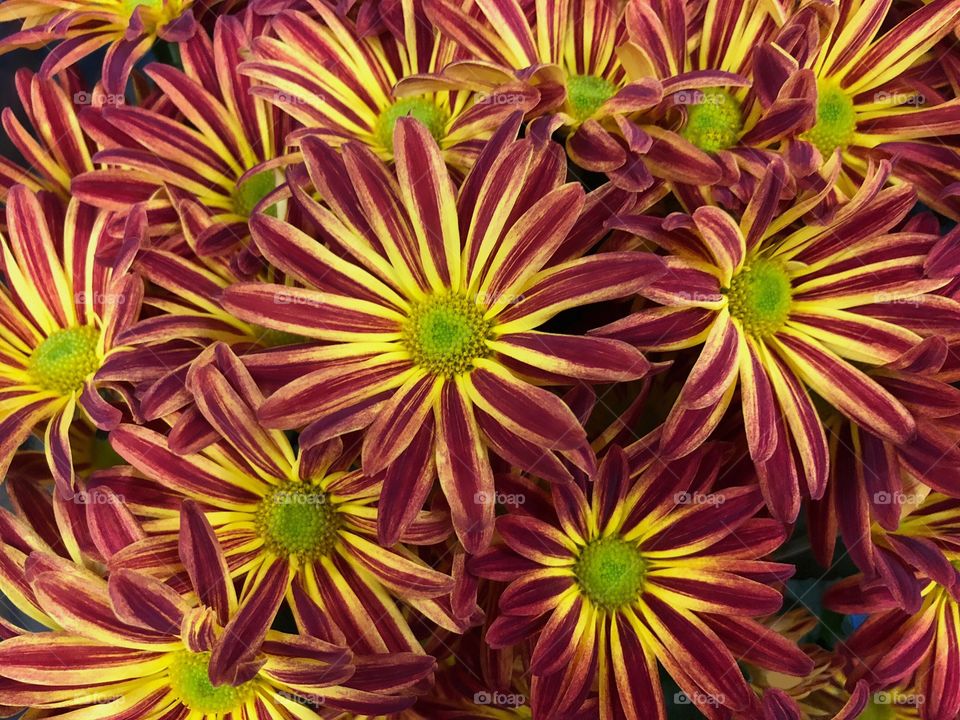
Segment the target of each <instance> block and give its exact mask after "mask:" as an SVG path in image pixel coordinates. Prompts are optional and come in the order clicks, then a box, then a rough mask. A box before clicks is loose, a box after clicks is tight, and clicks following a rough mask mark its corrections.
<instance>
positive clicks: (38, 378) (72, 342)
mask: <svg viewBox="0 0 960 720" xmlns="http://www.w3.org/2000/svg"><path fill="white" fill-rule="evenodd" d="M99 339H100V331H99V330H97V328H95V327H93V326H92V325H79V326H77V327H72V328H67V329H65V330H57V331H55V332H54V333H53V334H51V335H50V336H49V337H48V338H47V339H46V340H44V341H43V342H42V343H40V345H39V346H37V349H36V350H34V351H33V355H31V356H30V362H29V363H28V365H27V372H29V373H30V377H31V379H32V380H33V381H34V382H35V383H36V384H37V385H39V386H40V387H42V388H43V389H44V390H53V391H55V392H58V393H60V394H61V395H67V394H69V393H72V392H74V391H76V390H79V389H81V388H82V387H83V381H84V380H86V379H87V378H88V377H89V376H90V375H91V374H92V373H94V372H96V370H97V369H98V368H99V367H100V360H99V358H98V357H97V342H98V341H99Z"/></svg>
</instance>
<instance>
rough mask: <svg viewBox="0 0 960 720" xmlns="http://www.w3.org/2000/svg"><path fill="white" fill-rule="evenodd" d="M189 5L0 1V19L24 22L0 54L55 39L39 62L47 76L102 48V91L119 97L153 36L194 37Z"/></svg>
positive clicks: (132, 0) (150, 0)
mask: <svg viewBox="0 0 960 720" xmlns="http://www.w3.org/2000/svg"><path fill="white" fill-rule="evenodd" d="M191 5H192V0H98V1H97V2H89V1H85V0H66V2H61V1H60V0H3V2H0V22H4V23H5V22H11V21H14V20H22V21H23V25H22V27H21V29H20V31H19V32H15V33H13V34H12V35H8V36H7V37H6V38H4V39H3V40H2V41H0V54H4V53H7V52H10V51H11V50H16V49H18V48H30V49H35V48H39V47H43V46H44V45H48V44H50V43H57V45H56V47H54V48H53V49H52V50H51V51H50V52H49V53H48V54H47V56H46V57H45V58H44V60H43V64H42V65H41V66H40V72H41V74H42V75H44V76H45V77H49V76H52V75H56V74H57V73H58V72H60V71H61V70H63V69H65V68H68V67H70V66H71V65H73V64H74V63H76V62H77V61H79V60H82V59H83V58H85V57H86V56H88V55H90V54H92V53H94V52H96V51H97V50H99V49H101V48H103V47H105V46H106V47H107V52H106V56H105V57H104V59H103V77H102V83H103V88H104V92H106V93H107V94H109V95H113V96H115V97H117V98H122V97H123V93H124V89H125V87H126V85H127V77H128V76H129V74H130V70H131V69H132V68H133V66H134V65H136V63H137V61H138V60H140V58H142V57H143V56H144V55H146V53H147V52H148V51H149V50H150V48H152V47H153V45H154V43H155V42H156V41H157V38H160V39H163V40H166V41H167V42H181V41H184V40H187V39H189V38H190V37H191V36H192V35H193V33H194V31H195V29H196V24H195V21H194V19H193V14H192V12H191V10H190V6H191Z"/></svg>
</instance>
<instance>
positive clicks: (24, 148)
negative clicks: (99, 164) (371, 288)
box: [0, 69, 93, 202]
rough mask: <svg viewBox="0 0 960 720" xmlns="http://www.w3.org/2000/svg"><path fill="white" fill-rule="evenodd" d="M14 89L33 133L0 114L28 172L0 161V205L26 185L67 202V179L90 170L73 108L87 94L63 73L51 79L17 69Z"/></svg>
mask: <svg viewBox="0 0 960 720" xmlns="http://www.w3.org/2000/svg"><path fill="white" fill-rule="evenodd" d="M16 85H17V96H18V97H19V98H20V104H21V106H22V107H23V110H24V112H25V113H26V116H27V120H28V121H29V123H30V125H31V126H32V127H33V130H34V132H33V133H30V132H29V131H28V130H27V128H25V127H24V126H23V124H22V123H21V122H20V120H19V119H18V118H17V116H16V114H15V113H14V111H13V110H12V109H11V108H4V109H3V116H2V117H3V129H4V131H6V133H7V137H8V138H10V141H11V142H12V143H13V144H14V145H15V146H16V148H17V150H19V151H20V154H21V155H23V157H24V159H25V160H26V162H27V163H29V167H28V168H23V167H20V166H19V165H17V164H16V163H14V162H12V161H10V160H8V159H7V158H0V202H4V201H5V200H6V196H7V193H8V192H9V191H10V188H12V187H13V186H14V185H25V186H26V187H27V188H29V189H30V190H32V191H33V192H41V191H47V192H50V193H53V194H54V195H56V196H57V197H59V198H61V199H63V201H64V202H66V201H68V200H69V199H70V181H71V179H72V178H74V177H76V176H77V175H79V174H80V173H83V172H86V171H87V170H92V169H93V161H92V160H91V155H92V152H93V149H92V147H91V145H90V143H89V141H88V139H87V137H86V135H85V134H84V132H83V130H82V128H81V127H80V122H79V121H78V119H77V109H76V105H77V103H78V101H81V100H84V99H85V98H86V97H88V94H86V93H84V92H83V91H82V90H81V89H80V85H79V83H78V82H76V78H74V77H73V76H71V75H68V74H64V75H63V76H61V78H60V79H59V80H55V79H46V78H42V77H39V76H37V75H34V74H33V73H31V72H30V71H29V70H26V69H20V70H18V71H17V74H16Z"/></svg>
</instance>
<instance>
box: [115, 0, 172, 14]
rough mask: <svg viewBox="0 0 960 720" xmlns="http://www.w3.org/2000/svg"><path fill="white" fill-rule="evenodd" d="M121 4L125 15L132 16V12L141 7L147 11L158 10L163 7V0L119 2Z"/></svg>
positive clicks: (124, 0) (128, 0)
mask: <svg viewBox="0 0 960 720" xmlns="http://www.w3.org/2000/svg"><path fill="white" fill-rule="evenodd" d="M121 3H122V5H123V11H124V13H126V14H127V15H133V11H134V10H136V9H137V8H138V7H140V6H141V5H142V6H143V7H145V8H147V9H148V10H159V9H160V8H161V7H163V0H121Z"/></svg>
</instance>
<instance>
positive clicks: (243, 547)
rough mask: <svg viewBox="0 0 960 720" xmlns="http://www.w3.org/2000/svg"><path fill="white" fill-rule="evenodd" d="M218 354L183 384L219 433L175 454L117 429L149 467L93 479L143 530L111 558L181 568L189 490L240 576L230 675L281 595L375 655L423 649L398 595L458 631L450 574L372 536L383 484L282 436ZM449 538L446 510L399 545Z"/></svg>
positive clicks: (139, 433) (253, 391)
mask: <svg viewBox="0 0 960 720" xmlns="http://www.w3.org/2000/svg"><path fill="white" fill-rule="evenodd" d="M214 350H215V352H214V353H212V357H211V358H209V360H208V361H207V362H198V363H196V364H195V365H194V367H193V369H192V371H191V373H192V377H191V378H189V379H188V386H189V387H190V388H191V389H192V390H193V393H194V396H195V401H196V403H197V408H198V409H199V412H200V413H201V414H202V415H203V418H204V419H205V420H206V422H207V424H208V427H209V429H210V432H211V433H212V434H214V436H215V438H216V440H215V442H213V443H212V444H209V445H208V446H207V447H206V448H205V449H204V450H202V451H200V452H197V453H193V454H188V455H183V456H180V455H177V454H175V453H174V452H173V451H172V450H171V448H170V442H169V440H168V439H167V438H166V437H165V436H163V435H161V434H160V433H158V432H156V431H154V430H151V429H149V428H146V427H140V426H136V425H121V426H120V427H118V428H117V429H116V430H114V431H113V432H112V433H111V434H110V441H111V443H112V445H113V447H114V448H115V449H116V451H117V453H119V455H120V456H121V457H123V458H124V459H125V460H126V461H127V462H129V463H130V464H131V465H132V466H133V467H134V468H136V470H137V471H139V473H141V474H142V475H131V474H129V473H126V472H124V471H123V470H122V469H121V470H119V471H115V472H103V473H99V474H98V475H97V476H96V478H95V479H92V480H91V487H94V488H96V487H106V488H110V489H111V490H113V491H114V492H115V493H116V494H117V495H119V496H121V497H124V498H125V499H126V501H127V503H128V504H129V505H130V507H131V508H132V509H133V511H134V513H135V514H136V516H137V517H138V518H140V520H141V522H142V523H143V526H144V528H145V530H146V531H147V533H148V536H147V537H146V538H144V539H143V540H142V541H140V542H137V543H134V544H132V545H130V547H128V548H125V550H124V551H123V552H122V553H119V554H118V555H116V556H114V557H113V558H112V561H111V562H112V566H113V567H127V568H134V569H140V570H149V571H150V573H151V574H153V575H156V576H157V577H160V578H162V579H167V578H168V577H169V576H170V575H171V574H175V573H176V572H177V571H176V570H175V569H171V560H170V558H171V557H172V556H173V555H174V553H175V549H176V547H177V543H178V542H179V540H178V535H177V532H178V529H179V531H180V532H182V526H181V525H179V522H178V518H177V514H176V512H175V508H176V506H177V505H178V504H179V502H181V501H182V499H183V498H190V499H193V500H195V501H196V502H198V503H201V504H202V507H203V508H204V513H205V514H206V516H207V517H208V519H209V521H210V523H211V524H212V525H213V527H214V533H215V535H216V537H217V540H218V542H219V543H220V544H221V546H222V547H223V548H224V555H225V557H226V563H227V568H228V571H229V573H230V576H231V577H232V578H245V579H246V580H245V591H244V593H243V595H242V597H241V607H240V610H239V612H238V614H237V616H236V619H235V620H234V625H235V626H236V627H238V628H245V629H246V632H245V634H243V635H242V636H241V635H238V636H236V637H235V638H233V639H232V640H231V642H229V643H225V644H226V645H228V646H229V647H228V648H227V649H224V651H223V653H224V654H223V656H222V659H221V661H220V663H221V664H219V665H216V666H215V670H216V669H218V668H219V670H223V671H224V672H225V671H226V668H228V667H231V663H234V662H237V661H238V659H239V656H240V655H241V654H242V653H243V651H244V649H245V645H244V643H245V642H249V640H248V635H249V633H250V632H252V631H251V628H254V627H261V626H262V627H263V628H266V627H269V625H270V623H271V622H272V621H273V619H274V616H275V615H276V612H277V609H278V608H279V607H280V605H281V603H282V602H283V600H284V597H286V598H287V600H288V601H289V603H290V605H291V607H292V608H293V610H294V613H295V615H296V618H297V621H298V623H299V624H300V625H301V627H303V628H310V627H314V626H315V625H316V624H318V623H321V624H324V625H326V624H333V625H335V626H338V627H339V628H340V629H341V630H342V631H343V632H344V633H345V634H346V635H347V636H348V637H349V638H350V640H351V643H352V644H353V645H354V646H356V647H359V648H365V649H367V650H368V651H369V652H387V651H411V652H422V649H421V648H420V645H419V642H418V641H417V639H416V638H415V637H414V635H413V633H412V632H411V630H410V628H409V626H408V625H407V621H406V619H405V618H404V617H403V615H402V614H401V613H400V611H399V610H398V609H397V607H396V604H395V602H394V600H393V599H392V598H391V595H393V596H396V597H399V598H401V599H403V600H404V601H405V602H406V603H407V604H409V605H411V606H413V607H414V608H417V609H418V610H419V611H420V612H421V613H422V614H424V615H425V616H427V617H430V618H431V619H433V620H434V621H435V622H437V623H440V624H443V625H444V626H445V627H447V628H448V629H451V630H453V631H459V630H460V629H461V627H460V625H459V624H458V623H457V622H456V621H455V620H454V619H453V618H452V616H451V613H450V611H449V602H448V600H447V599H446V598H445V596H446V595H448V594H449V593H450V591H451V590H452V587H453V581H452V579H451V578H450V577H449V576H447V575H445V574H443V573H441V572H438V571H436V570H433V569H431V568H430V567H428V566H427V565H426V563H424V562H422V561H421V560H419V558H418V557H417V556H416V554H415V553H413V552H412V551H411V550H409V549H408V548H407V547H405V546H403V545H397V546H395V547H392V548H387V547H380V546H378V545H377V544H376V543H375V542H371V539H370V537H371V536H372V535H374V534H375V532H376V523H377V515H378V508H377V499H378V497H379V495H380V492H381V485H382V483H381V481H379V480H378V479H377V478H369V477H366V476H364V475H363V474H362V473H360V472H359V471H357V470H347V469H346V468H348V467H349V465H350V459H351V456H350V455H349V454H348V455H346V456H345V457H344V458H343V459H341V458H340V457H339V455H340V453H341V451H342V448H343V443H342V442H340V441H339V440H336V441H333V442H331V443H328V444H324V445H319V446H314V447H312V448H309V449H305V448H303V447H301V450H300V452H299V454H295V453H294V451H293V448H292V447H291V445H290V441H289V440H288V439H287V438H286V436H285V435H284V434H283V433H282V432H278V431H275V430H273V431H271V430H266V429H264V428H263V427H262V426H261V425H260V424H259V423H258V422H257V420H256V417H255V414H254V408H255V407H257V406H258V405H259V404H260V403H261V402H262V400H263V397H262V395H260V392H259V390H258V389H257V387H256V385H255V384H254V383H253V379H252V378H251V377H250V375H249V373H248V372H247V371H246V369H245V368H244V367H243V365H242V364H241V363H240V361H239V359H238V358H237V357H236V355H234V354H233V353H232V352H231V351H230V350H229V349H228V348H227V347H226V346H224V345H219V346H217V347H216V348H214ZM228 378H230V379H228ZM448 534H449V520H448V518H447V517H446V515H445V514H443V513H421V514H419V515H418V516H417V517H415V518H414V522H413V523H412V524H411V526H410V528H409V530H408V532H407V533H406V534H405V535H404V536H403V540H404V541H409V542H410V543H412V544H423V545H429V544H433V543H437V542H441V541H443V539H444V538H445V537H446V536H447V535H448ZM228 630H229V627H228Z"/></svg>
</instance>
